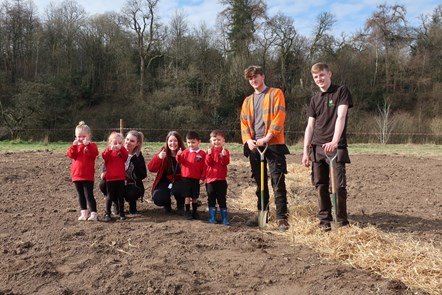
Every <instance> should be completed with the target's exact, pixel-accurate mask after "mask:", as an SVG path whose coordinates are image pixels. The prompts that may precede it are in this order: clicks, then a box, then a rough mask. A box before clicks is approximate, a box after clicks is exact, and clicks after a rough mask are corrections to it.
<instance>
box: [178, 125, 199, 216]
mask: <svg viewBox="0 0 442 295" xmlns="http://www.w3.org/2000/svg"><path fill="white" fill-rule="evenodd" d="M186 140H187V146H188V148H187V149H185V150H184V151H183V150H181V149H180V150H178V152H177V155H176V160H177V162H178V163H180V164H181V176H182V178H183V186H184V189H183V190H184V191H183V195H184V196H185V199H184V204H185V207H186V212H185V215H184V216H185V217H186V219H198V212H197V208H198V203H197V201H198V198H199V196H200V184H203V183H204V179H205V178H206V164H205V159H206V153H205V152H204V151H203V150H201V149H200V147H199V145H200V143H201V139H200V137H199V135H198V133H196V132H194V131H190V132H188V133H187V135H186ZM191 202H192V213H191V212H190V203H191Z"/></svg>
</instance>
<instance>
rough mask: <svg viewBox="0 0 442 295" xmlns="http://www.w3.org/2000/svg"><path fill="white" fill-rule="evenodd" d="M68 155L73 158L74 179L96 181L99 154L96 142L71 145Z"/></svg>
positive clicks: (72, 170)
mask: <svg viewBox="0 0 442 295" xmlns="http://www.w3.org/2000/svg"><path fill="white" fill-rule="evenodd" d="M66 155H67V156H68V157H69V158H71V159H72V164H71V176H72V181H84V180H87V181H94V178H95V159H96V158H97V156H98V148H97V145H96V144H95V143H93V142H90V143H89V144H88V145H83V144H78V145H71V147H70V148H69V149H68V151H67V153H66Z"/></svg>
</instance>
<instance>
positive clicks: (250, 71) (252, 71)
mask: <svg viewBox="0 0 442 295" xmlns="http://www.w3.org/2000/svg"><path fill="white" fill-rule="evenodd" d="M256 75H264V70H263V69H262V67H260V66H249V67H248V68H247V69H245V70H244V78H245V79H246V80H250V79H252V78H253V77H255V76H256Z"/></svg>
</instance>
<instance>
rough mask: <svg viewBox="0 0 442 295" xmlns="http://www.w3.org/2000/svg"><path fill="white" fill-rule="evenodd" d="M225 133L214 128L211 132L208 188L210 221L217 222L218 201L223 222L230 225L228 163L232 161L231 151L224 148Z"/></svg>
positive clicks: (208, 152) (208, 157) (207, 159)
mask: <svg viewBox="0 0 442 295" xmlns="http://www.w3.org/2000/svg"><path fill="white" fill-rule="evenodd" d="M224 142H225V139H224V133H223V132H222V131H220V130H214V131H212V132H211V133H210V143H211V144H212V147H210V148H209V149H208V150H207V156H206V167H207V175H206V190H207V197H208V203H209V223H212V224H214V223H216V203H217V202H218V206H219V209H220V212H221V217H222V223H223V224H224V225H229V220H228V218H227V202H226V195H227V180H226V177H227V165H229V163H230V153H229V151H228V150H227V149H226V148H224V146H223V145H224Z"/></svg>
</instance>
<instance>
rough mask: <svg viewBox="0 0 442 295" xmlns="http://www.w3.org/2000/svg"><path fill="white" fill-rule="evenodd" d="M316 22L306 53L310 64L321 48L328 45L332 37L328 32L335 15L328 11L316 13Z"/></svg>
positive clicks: (334, 20) (333, 22)
mask: <svg viewBox="0 0 442 295" xmlns="http://www.w3.org/2000/svg"><path fill="white" fill-rule="evenodd" d="M317 22H318V23H317V25H316V26H315V30H314V31H313V41H312V45H311V47H310V53H309V55H308V60H309V61H310V64H311V63H313V61H314V60H315V59H316V58H317V56H318V53H319V52H320V51H321V49H324V48H326V47H330V43H331V41H332V39H333V38H332V37H331V36H330V35H328V32H329V31H330V30H331V29H332V27H333V25H334V24H335V23H336V17H335V16H334V15H333V14H332V13H330V12H322V13H320V14H319V15H318V17H317Z"/></svg>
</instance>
